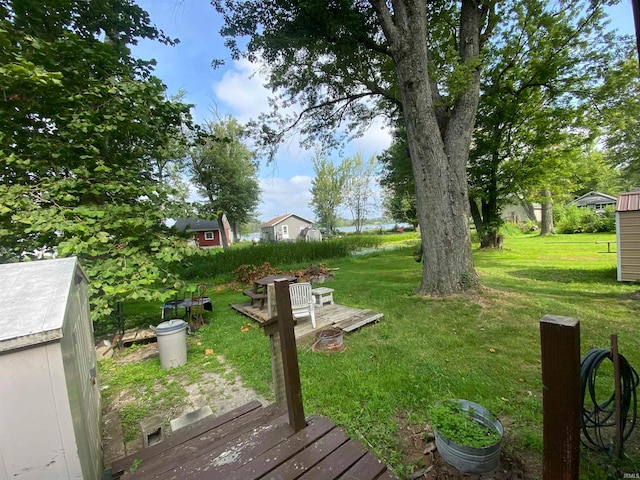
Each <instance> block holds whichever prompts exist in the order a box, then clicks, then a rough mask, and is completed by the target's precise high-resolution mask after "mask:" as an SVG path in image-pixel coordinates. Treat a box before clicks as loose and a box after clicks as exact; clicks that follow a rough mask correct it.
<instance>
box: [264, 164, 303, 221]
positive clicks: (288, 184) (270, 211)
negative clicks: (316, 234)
mask: <svg viewBox="0 0 640 480" xmlns="http://www.w3.org/2000/svg"><path fill="white" fill-rule="evenodd" d="M311 180H312V178H311V177H309V176H307V175H295V176H293V177H291V178H289V179H286V178H282V177H272V178H261V179H260V188H261V189H262V203H261V204H260V214H259V217H260V219H261V220H262V221H268V220H271V219H272V218H275V217H278V216H280V215H284V214H286V213H296V214H298V215H300V216H302V217H305V218H308V219H309V220H314V218H315V216H314V214H313V212H312V211H311V209H310V208H309V202H310V201H311V191H310V189H311Z"/></svg>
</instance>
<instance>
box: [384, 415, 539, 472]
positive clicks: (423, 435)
mask: <svg viewBox="0 0 640 480" xmlns="http://www.w3.org/2000/svg"><path fill="white" fill-rule="evenodd" d="M396 420H397V423H398V437H399V438H402V439H403V440H404V443H403V444H402V445H401V449H402V454H403V461H404V463H405V465H417V467H416V468H415V469H414V471H413V472H412V473H411V474H409V475H408V476H407V479H408V480H532V479H535V478H540V477H541V472H542V470H541V465H540V463H539V460H537V459H536V458H534V457H533V456H532V455H529V454H527V455H519V454H517V455H516V454H514V453H511V452H505V451H504V450H503V451H502V454H501V456H500V465H499V466H498V468H497V469H496V470H495V472H493V473H490V474H486V475H474V474H468V473H462V472H460V471H459V470H457V469H456V468H454V467H452V466H451V465H449V464H448V463H447V462H446V461H445V460H444V459H443V458H442V457H441V456H440V453H439V452H438V450H437V449H436V446H435V442H434V435H433V430H432V429H431V427H430V426H429V425H428V424H425V425H411V424H409V422H408V419H407V416H406V415H398V416H397V418H396Z"/></svg>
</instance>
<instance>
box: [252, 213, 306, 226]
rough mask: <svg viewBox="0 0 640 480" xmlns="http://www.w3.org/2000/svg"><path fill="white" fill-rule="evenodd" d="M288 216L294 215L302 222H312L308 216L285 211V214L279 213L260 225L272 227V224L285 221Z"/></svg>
mask: <svg viewBox="0 0 640 480" xmlns="http://www.w3.org/2000/svg"><path fill="white" fill-rule="evenodd" d="M289 217H296V218H299V219H300V220H302V221H303V222H308V223H313V221H312V220H309V219H308V218H304V217H301V216H300V215H297V214H295V213H287V214H286V215H280V216H279V217H276V218H272V219H271V220H269V221H268V222H265V223H263V224H262V226H263V227H273V226H274V225H278V224H279V223H281V222H283V221H285V220H286V219H287V218H289Z"/></svg>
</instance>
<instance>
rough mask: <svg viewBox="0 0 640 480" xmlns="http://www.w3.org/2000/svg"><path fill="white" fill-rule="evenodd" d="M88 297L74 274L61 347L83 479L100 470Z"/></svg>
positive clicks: (97, 399)
mask: <svg viewBox="0 0 640 480" xmlns="http://www.w3.org/2000/svg"><path fill="white" fill-rule="evenodd" d="M87 299H88V292H87V283H86V280H85V278H84V276H83V275H81V274H79V273H76V275H75V279H74V282H73V284H72V287H71V289H70V292H69V298H68V300H67V310H66V313H65V322H64V325H63V334H62V339H61V347H62V353H63V362H64V370H65V379H66V385H67V392H68V396H69V405H70V407H71V411H72V412H73V415H72V420H73V431H74V432H75V438H76V442H77V445H78V447H77V450H78V454H79V456H80V462H81V465H82V471H83V472H84V476H83V478H85V479H97V478H100V477H101V470H102V443H101V438H102V437H101V433H100V391H99V386H98V381H97V378H96V373H97V372H96V368H97V366H96V360H95V346H94V343H93V324H92V323H91V316H90V312H89V303H88V300H87Z"/></svg>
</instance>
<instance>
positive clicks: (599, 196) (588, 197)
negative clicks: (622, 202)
mask: <svg viewBox="0 0 640 480" xmlns="http://www.w3.org/2000/svg"><path fill="white" fill-rule="evenodd" d="M571 203H575V204H577V205H595V204H596V203H607V204H614V203H616V197H612V196H611V195H607V194H606V193H601V192H589V193H585V194H584V195H582V196H581V197H578V198H576V199H575V200H574V201H573V202H571Z"/></svg>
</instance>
